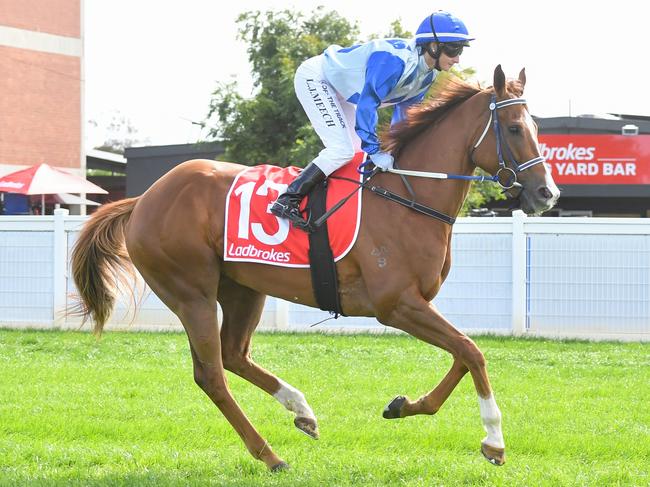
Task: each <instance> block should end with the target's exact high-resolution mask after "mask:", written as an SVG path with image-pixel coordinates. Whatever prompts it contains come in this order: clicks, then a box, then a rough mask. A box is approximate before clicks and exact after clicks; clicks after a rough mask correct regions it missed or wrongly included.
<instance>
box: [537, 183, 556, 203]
mask: <svg viewBox="0 0 650 487" xmlns="http://www.w3.org/2000/svg"><path fill="white" fill-rule="evenodd" d="M539 194H541V195H542V197H544V198H546V199H547V200H550V199H551V198H552V197H553V193H552V192H551V190H550V189H548V188H547V187H546V186H544V187H543V188H539Z"/></svg>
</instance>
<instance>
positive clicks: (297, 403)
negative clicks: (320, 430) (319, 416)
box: [273, 379, 316, 421]
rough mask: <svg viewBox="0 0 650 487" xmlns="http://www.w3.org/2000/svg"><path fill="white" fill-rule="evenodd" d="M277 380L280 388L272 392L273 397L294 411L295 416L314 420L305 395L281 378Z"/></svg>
mask: <svg viewBox="0 0 650 487" xmlns="http://www.w3.org/2000/svg"><path fill="white" fill-rule="evenodd" d="M278 382H279V383H280V388H279V389H278V391H277V392H276V393H275V394H273V397H275V398H276V399H277V400H278V401H279V402H280V404H282V405H283V406H284V407H285V408H287V409H288V410H289V411H292V412H294V413H295V414H296V416H298V417H301V418H310V419H313V420H314V421H316V416H314V412H313V411H312V410H311V408H310V407H309V404H307V400H306V399H305V395H304V394H303V393H302V392H300V391H299V390H298V389H296V388H295V387H293V386H292V385H290V384H287V383H286V382H284V381H283V380H281V379H278Z"/></svg>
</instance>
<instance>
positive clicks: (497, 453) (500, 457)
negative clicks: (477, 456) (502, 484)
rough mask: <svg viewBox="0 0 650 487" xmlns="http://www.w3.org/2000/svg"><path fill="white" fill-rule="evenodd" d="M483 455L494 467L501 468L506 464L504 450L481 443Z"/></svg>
mask: <svg viewBox="0 0 650 487" xmlns="http://www.w3.org/2000/svg"><path fill="white" fill-rule="evenodd" d="M481 453H482V454H483V456H484V457H485V459H486V460H487V461H488V462H490V463H491V464H492V465H496V466H497V467H500V466H501V465H503V464H504V463H506V451H505V449H503V448H497V447H495V446H490V445H486V444H485V443H483V442H481Z"/></svg>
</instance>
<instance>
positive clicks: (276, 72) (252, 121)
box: [205, 7, 358, 166]
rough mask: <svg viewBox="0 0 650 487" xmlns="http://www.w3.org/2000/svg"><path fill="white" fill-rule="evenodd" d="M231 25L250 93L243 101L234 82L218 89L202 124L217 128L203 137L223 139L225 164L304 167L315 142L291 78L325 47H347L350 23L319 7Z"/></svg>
mask: <svg viewBox="0 0 650 487" xmlns="http://www.w3.org/2000/svg"><path fill="white" fill-rule="evenodd" d="M237 22H238V23H239V24H240V25H241V27H240V29H239V38H240V39H242V40H244V41H246V42H247V43H248V46H249V47H248V50H247V52H248V59H249V61H250V64H251V67H252V73H253V82H254V87H255V89H256V94H255V96H253V97H252V98H249V99H244V98H242V97H241V96H240V95H239V94H238V93H237V91H236V84H235V83H225V84H220V85H218V86H217V88H216V90H215V91H214V92H213V94H212V99H211V101H210V107H209V112H208V120H207V121H206V123H205V124H206V125H207V126H210V127H217V128H213V129H211V130H210V134H209V135H210V136H212V137H216V138H218V139H221V140H223V142H224V146H225V149H226V152H225V158H226V159H228V160H233V161H237V162H241V163H244V164H260V163H275V164H280V165H289V164H291V165H299V166H304V165H305V164H306V163H307V162H309V161H310V160H311V159H313V158H314V157H316V154H317V153H318V152H319V151H320V149H321V143H320V140H319V138H318V136H317V135H316V134H315V133H314V131H313V129H312V128H311V126H310V124H309V120H308V119H307V116H306V115H305V114H304V111H303V109H302V106H301V105H300V102H299V101H298V99H297V98H296V95H295V93H294V88H293V76H294V73H295V71H296V69H297V68H298V66H299V65H300V63H302V62H303V61H304V60H305V59H308V58H310V57H312V56H316V55H317V54H320V53H322V52H323V51H324V50H325V48H327V47H328V46H329V45H331V44H340V45H349V44H352V43H353V42H354V40H355V39H356V36H357V35H358V28H357V26H356V23H350V22H348V21H347V20H345V19H344V18H342V17H341V16H340V15H339V14H338V13H336V12H327V11H325V10H324V8H323V7H319V8H318V9H316V10H315V11H314V12H313V13H312V14H311V16H309V17H306V16H304V15H303V14H302V13H300V12H295V11H291V10H283V11H280V12H273V11H267V12H265V13H264V14H262V13H261V12H259V11H258V12H246V13H243V14H242V15H240V16H239V18H238V19H237Z"/></svg>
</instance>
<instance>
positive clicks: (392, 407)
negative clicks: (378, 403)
mask: <svg viewBox="0 0 650 487" xmlns="http://www.w3.org/2000/svg"><path fill="white" fill-rule="evenodd" d="M405 402H406V397H405V396H397V397H396V398H395V399H393V400H392V401H391V402H390V404H389V405H388V406H386V407H385V408H384V412H383V413H382V416H383V417H384V418H386V419H397V418H399V417H400V411H401V410H402V406H403V405H404V403H405Z"/></svg>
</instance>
